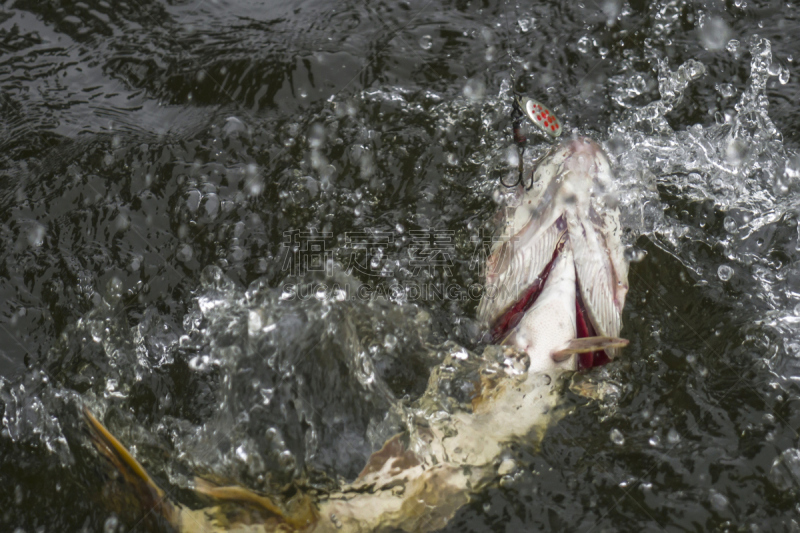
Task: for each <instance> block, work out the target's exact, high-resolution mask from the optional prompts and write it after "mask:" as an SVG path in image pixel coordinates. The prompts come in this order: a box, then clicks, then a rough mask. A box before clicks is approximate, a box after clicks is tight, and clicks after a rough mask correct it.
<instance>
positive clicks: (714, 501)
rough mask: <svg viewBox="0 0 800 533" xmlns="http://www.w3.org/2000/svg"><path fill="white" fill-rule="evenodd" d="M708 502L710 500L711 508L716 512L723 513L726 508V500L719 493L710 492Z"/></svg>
mask: <svg viewBox="0 0 800 533" xmlns="http://www.w3.org/2000/svg"><path fill="white" fill-rule="evenodd" d="M710 500H711V507H713V508H714V509H716V510H717V511H724V510H725V508H726V507H728V498H726V497H725V496H724V495H722V494H720V493H719V492H716V491H712V493H711V498H710Z"/></svg>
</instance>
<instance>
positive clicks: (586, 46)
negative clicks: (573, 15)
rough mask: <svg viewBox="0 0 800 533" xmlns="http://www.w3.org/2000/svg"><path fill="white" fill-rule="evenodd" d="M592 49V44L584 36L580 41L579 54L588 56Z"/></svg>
mask: <svg viewBox="0 0 800 533" xmlns="http://www.w3.org/2000/svg"><path fill="white" fill-rule="evenodd" d="M591 49H592V43H591V42H590V41H589V37H588V36H586V35H584V36H583V37H581V38H580V39H578V52H580V53H582V54H586V53H588V52H589V50H591Z"/></svg>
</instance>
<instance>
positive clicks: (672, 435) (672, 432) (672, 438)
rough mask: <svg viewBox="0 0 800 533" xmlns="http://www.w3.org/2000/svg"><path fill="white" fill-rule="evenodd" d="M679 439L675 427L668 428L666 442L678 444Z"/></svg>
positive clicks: (679, 436)
mask: <svg viewBox="0 0 800 533" xmlns="http://www.w3.org/2000/svg"><path fill="white" fill-rule="evenodd" d="M680 440H681V435H680V433H678V430H677V429H675V428H670V429H669V431H668V432H667V442H669V443H670V444H678V442H680Z"/></svg>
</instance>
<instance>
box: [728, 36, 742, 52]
mask: <svg viewBox="0 0 800 533" xmlns="http://www.w3.org/2000/svg"><path fill="white" fill-rule="evenodd" d="M740 46H741V43H739V41H737V40H736V39H731V40H730V41H728V45H727V46H726V47H725V50H727V51H728V52H730V53H732V54H735V53H736V52H738V51H739V47H740Z"/></svg>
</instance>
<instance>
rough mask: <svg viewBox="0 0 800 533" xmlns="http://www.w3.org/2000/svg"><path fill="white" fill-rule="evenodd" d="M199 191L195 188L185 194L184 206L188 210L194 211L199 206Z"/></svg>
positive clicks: (200, 196) (200, 197)
mask: <svg viewBox="0 0 800 533" xmlns="http://www.w3.org/2000/svg"><path fill="white" fill-rule="evenodd" d="M202 197H203V196H202V195H201V194H200V191H198V190H197V189H192V190H190V191H189V192H188V193H187V195H186V208H187V209H189V212H191V213H194V212H196V211H197V209H198V208H199V207H200V200H201V199H202Z"/></svg>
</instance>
